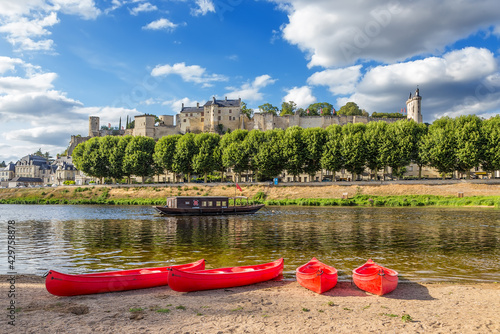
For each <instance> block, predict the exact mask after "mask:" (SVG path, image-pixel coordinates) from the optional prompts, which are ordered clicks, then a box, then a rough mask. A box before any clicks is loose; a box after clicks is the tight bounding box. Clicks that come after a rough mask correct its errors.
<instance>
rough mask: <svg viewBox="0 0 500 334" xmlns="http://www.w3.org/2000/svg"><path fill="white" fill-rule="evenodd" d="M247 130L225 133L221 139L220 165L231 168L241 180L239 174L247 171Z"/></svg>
mask: <svg viewBox="0 0 500 334" xmlns="http://www.w3.org/2000/svg"><path fill="white" fill-rule="evenodd" d="M247 135H248V131H247V130H235V131H233V132H231V133H226V134H225V135H224V136H223V137H222V139H221V145H220V147H221V151H222V152H221V153H222V165H223V166H224V167H225V168H233V171H234V172H235V173H236V174H238V177H239V179H241V173H243V172H244V171H246V170H248V169H249V162H250V161H249V153H250V152H249V149H248V145H247V144H246V141H245V139H246V137H247Z"/></svg>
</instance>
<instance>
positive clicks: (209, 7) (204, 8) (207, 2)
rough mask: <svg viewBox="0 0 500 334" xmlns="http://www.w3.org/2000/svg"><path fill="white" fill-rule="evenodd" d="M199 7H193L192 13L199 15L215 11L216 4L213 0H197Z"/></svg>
mask: <svg viewBox="0 0 500 334" xmlns="http://www.w3.org/2000/svg"><path fill="white" fill-rule="evenodd" d="M196 5H197V6H198V7H197V8H193V9H191V15H194V16H199V15H206V14H207V13H209V12H211V13H215V6H214V3H213V2H212V0H196Z"/></svg>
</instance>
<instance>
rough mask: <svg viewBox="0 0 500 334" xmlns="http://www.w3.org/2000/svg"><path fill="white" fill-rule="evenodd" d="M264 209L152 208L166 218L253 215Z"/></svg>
mask: <svg viewBox="0 0 500 334" xmlns="http://www.w3.org/2000/svg"><path fill="white" fill-rule="evenodd" d="M263 207H264V204H258V205H243V206H236V207H233V206H230V207H226V208H222V207H218V208H169V207H166V206H154V207H153V208H155V210H156V211H158V212H159V213H160V214H162V215H168V216H219V215H246V214H253V213H256V212H257V211H259V210H260V209H262V208H263Z"/></svg>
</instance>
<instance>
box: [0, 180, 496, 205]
mask: <svg viewBox="0 0 500 334" xmlns="http://www.w3.org/2000/svg"><path fill="white" fill-rule="evenodd" d="M240 187H241V188H242V191H241V192H240V191H238V192H236V190H235V187H234V184H211V185H200V184H196V183H194V184H193V183H192V184H182V185H176V186H166V185H151V186H145V185H138V186H126V187H125V186H106V185H103V186H81V187H80V186H60V187H56V188H14V189H9V188H7V189H0V204H106V205H164V204H165V198H166V197H170V196H214V195H217V196H228V197H232V196H235V195H238V196H246V197H248V198H249V200H250V201H251V202H253V203H263V204H266V205H269V206H273V205H299V206H366V207H370V206H379V207H394V206H455V207H456V206H464V207H487V208H491V207H495V208H499V207H500V183H498V182H492V183H477V182H459V183H440V182H438V183H437V184H428V183H415V182H406V183H404V184H401V183H394V184H373V183H367V184H362V183H357V184H345V185H338V184H316V185H295V184H292V185H279V186H269V185H265V184H241V185H240Z"/></svg>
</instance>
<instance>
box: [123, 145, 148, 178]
mask: <svg viewBox="0 0 500 334" xmlns="http://www.w3.org/2000/svg"><path fill="white" fill-rule="evenodd" d="M154 151H155V140H154V139H153V138H150V137H144V136H135V137H132V139H130V142H129V143H128V145H127V148H126V149H125V157H124V159H123V169H124V171H126V172H127V174H128V173H130V174H133V175H137V176H141V177H142V183H144V179H145V178H146V177H147V176H151V175H153V174H154V173H155V172H156V167H155V164H154V160H153V154H154Z"/></svg>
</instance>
